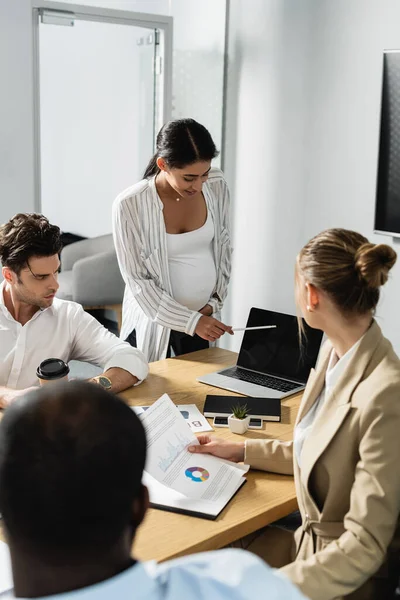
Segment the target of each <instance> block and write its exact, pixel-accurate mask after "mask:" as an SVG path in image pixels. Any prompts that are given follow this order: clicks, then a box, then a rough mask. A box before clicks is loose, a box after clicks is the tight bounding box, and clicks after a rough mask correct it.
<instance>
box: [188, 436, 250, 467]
mask: <svg viewBox="0 0 400 600" xmlns="http://www.w3.org/2000/svg"><path fill="white" fill-rule="evenodd" d="M197 439H198V440H199V442H200V445H196V446H189V448H188V450H189V452H192V453H193V454H212V455H213V456H218V457H219V458H225V459H226V460H230V461H232V462H242V461H243V460H244V445H245V442H230V441H229V440H222V439H220V438H217V437H210V436H209V435H199V436H197Z"/></svg>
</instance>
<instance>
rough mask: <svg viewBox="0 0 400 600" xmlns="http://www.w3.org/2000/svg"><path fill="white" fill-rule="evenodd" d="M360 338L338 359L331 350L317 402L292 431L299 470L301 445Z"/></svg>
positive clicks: (345, 367)
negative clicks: (322, 386)
mask: <svg viewBox="0 0 400 600" xmlns="http://www.w3.org/2000/svg"><path fill="white" fill-rule="evenodd" d="M361 340H362V337H361V338H360V339H359V340H358V342H356V343H355V344H354V345H353V346H352V347H351V348H350V349H349V350H348V351H347V352H346V354H344V355H343V356H342V358H340V359H339V357H338V355H337V354H336V352H335V350H334V349H332V352H331V356H330V358H329V364H328V368H327V370H326V373H325V386H324V388H323V390H322V392H321V393H320V395H319V397H318V398H317V400H316V401H315V402H314V404H313V405H312V407H311V408H310V410H309V411H308V413H307V414H306V415H305V416H304V418H303V419H302V420H301V421H300V423H298V424H297V426H296V428H295V430H294V436H293V447H294V453H295V456H296V460H297V464H298V465H299V467H300V468H301V452H302V450H303V445H304V442H305V440H306V439H307V438H308V436H309V435H310V432H311V429H312V426H313V425H314V422H315V419H316V418H317V415H318V413H319V411H320V409H321V407H322V405H323V403H324V402H325V399H326V398H327V397H328V396H329V393H330V392H331V391H332V390H333V388H334V387H335V385H336V383H337V381H338V380H339V377H340V376H341V375H342V374H343V373H344V372H345V370H346V369H347V366H348V364H349V362H350V360H351V358H352V356H353V355H354V353H355V351H356V350H357V348H358V346H359V345H360V342H361Z"/></svg>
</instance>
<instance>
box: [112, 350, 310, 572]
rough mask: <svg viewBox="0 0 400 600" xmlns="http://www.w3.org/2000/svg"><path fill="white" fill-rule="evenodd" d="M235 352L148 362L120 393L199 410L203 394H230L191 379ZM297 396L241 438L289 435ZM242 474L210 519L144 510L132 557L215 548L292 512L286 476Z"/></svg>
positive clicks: (228, 361) (223, 432) (133, 400)
mask: <svg viewBox="0 0 400 600" xmlns="http://www.w3.org/2000/svg"><path fill="white" fill-rule="evenodd" d="M236 356H237V355H236V354H235V353H233V352H230V351H228V350H222V349H220V348H210V349H208V350H201V351H199V352H194V353H192V354H186V355H184V356H179V357H176V358H173V359H166V360H160V361H157V362H154V363H151V364H150V375H149V377H148V379H147V380H146V381H145V382H144V383H142V384H141V385H140V386H138V387H136V388H131V389H129V390H127V391H126V392H123V393H122V394H121V396H122V397H123V398H125V399H126V400H127V402H128V403H129V404H130V405H132V406H135V405H136V406H141V405H148V404H152V403H153V402H154V401H155V400H157V398H159V397H160V396H161V395H162V394H164V393H167V394H169V396H170V397H171V399H172V400H173V402H175V404H196V405H197V407H198V408H199V409H200V410H201V411H202V410H203V405H204V400H205V397H206V394H225V395H226V394H230V393H231V392H227V391H226V390H222V389H219V388H214V387H210V386H207V385H205V384H203V383H199V382H198V381H196V378H197V377H199V376H200V375H204V374H205V373H210V372H212V371H216V370H217V369H219V368H223V367H226V366H230V365H232V364H234V363H235V362H236ZM232 395H233V396H238V395H239V394H233V393H232ZM300 398H301V394H296V395H294V396H290V397H289V398H288V399H285V400H282V421H281V423H265V424H264V429H261V430H260V429H259V430H254V431H248V432H247V433H246V434H245V437H246V438H248V439H250V438H258V439H259V438H263V437H269V438H277V439H281V440H290V439H292V432H293V424H294V421H295V418H296V414H297V410H298V407H299V403H300ZM213 435H214V434H213ZM215 435H218V436H221V437H224V438H231V439H235V440H240V439H243V437H242V436H237V435H235V434H232V433H231V432H230V431H229V429H221V428H218V429H216V431H215ZM246 478H247V483H246V484H245V485H244V486H243V487H242V488H241V489H240V490H239V492H238V493H237V494H236V496H235V497H234V498H233V499H232V500H231V502H230V503H229V504H228V505H227V506H226V507H225V509H224V510H223V511H222V513H221V514H220V515H219V517H218V518H217V519H216V520H215V521H208V520H205V519H199V518H195V517H191V516H186V515H180V514H175V513H170V512H166V511H161V510H155V509H150V510H149V511H148V514H147V516H146V518H145V521H144V523H143V525H142V526H141V527H140V528H139V531H138V533H137V536H136V540H135V544H134V554H135V556H136V557H137V558H139V559H141V560H149V559H156V560H158V561H162V560H167V559H170V558H174V557H177V556H182V555H184V554H190V553H193V552H200V551H204V550H215V549H217V548H221V547H223V546H226V545H227V544H229V543H231V542H233V541H235V540H237V539H239V538H241V537H243V536H244V535H247V534H249V533H252V532H253V531H256V530H257V529H259V528H260V527H264V526H265V525H268V524H269V523H272V522H273V521H275V520H276V519H279V518H281V517H283V516H285V515H288V514H289V513H291V512H292V511H293V510H296V508H297V501H296V494H295V489H294V482H293V478H292V477H290V476H285V475H275V474H273V473H264V472H262V471H250V472H249V473H248V474H247V476H246Z"/></svg>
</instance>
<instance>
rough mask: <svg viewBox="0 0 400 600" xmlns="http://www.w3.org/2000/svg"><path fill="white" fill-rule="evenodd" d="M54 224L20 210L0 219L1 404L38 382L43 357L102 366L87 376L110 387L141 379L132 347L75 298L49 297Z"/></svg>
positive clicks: (142, 369) (54, 285)
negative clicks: (100, 370)
mask: <svg viewBox="0 0 400 600" xmlns="http://www.w3.org/2000/svg"><path fill="white" fill-rule="evenodd" d="M60 251H61V237H60V229H59V227H57V226H56V225H52V224H51V223H49V221H48V220H47V219H46V217H44V216H43V215H39V214H34V213H33V214H24V213H19V214H17V215H15V216H14V217H13V218H12V219H10V220H9V221H8V222H7V223H4V224H3V225H0V262H1V264H2V274H3V277H4V281H3V282H2V283H0V408H4V407H5V406H7V405H8V404H10V403H11V402H12V401H13V400H15V398H17V397H19V396H20V395H21V394H23V393H24V391H25V390H26V389H28V388H30V387H32V386H34V385H37V378H36V369H37V367H38V366H39V364H40V363H41V362H42V361H43V360H46V359H48V358H54V357H55V358H59V359H62V360H64V361H65V362H69V361H70V360H72V359H75V360H81V361H86V362H91V363H94V364H97V365H99V366H100V367H102V368H103V370H104V373H103V375H102V376H97V377H94V378H92V380H91V381H92V382H93V383H96V384H99V385H103V386H105V387H107V389H110V390H111V391H114V392H119V391H122V390H124V389H126V388H128V387H131V386H132V385H135V384H137V383H138V382H139V381H141V380H143V379H145V377H146V376H147V373H148V364H147V361H146V359H145V357H144V355H143V354H142V352H140V351H139V350H137V349H135V348H132V347H131V346H130V344H128V343H125V342H123V341H121V340H119V339H118V338H117V337H116V336H115V335H113V334H112V333H110V332H109V331H107V330H106V329H105V328H104V327H103V326H102V325H100V323H99V322H98V321H96V319H95V318H94V317H92V316H91V315H89V314H88V313H86V312H85V311H84V310H83V308H82V306H81V305H80V304H77V303H76V302H70V301H67V300H60V299H58V298H55V295H56V292H57V290H58V282H57V275H58V271H59V269H60V258H59V254H60Z"/></svg>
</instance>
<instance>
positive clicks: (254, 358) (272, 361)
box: [237, 308, 323, 384]
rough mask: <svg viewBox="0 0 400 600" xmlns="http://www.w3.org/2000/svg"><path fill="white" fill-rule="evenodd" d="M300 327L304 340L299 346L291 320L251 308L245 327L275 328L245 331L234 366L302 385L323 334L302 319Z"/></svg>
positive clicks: (313, 361)
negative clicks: (267, 326)
mask: <svg viewBox="0 0 400 600" xmlns="http://www.w3.org/2000/svg"><path fill="white" fill-rule="evenodd" d="M303 324H304V328H305V336H304V337H303V338H302V344H301V345H299V337H298V324H297V319H296V317H295V316H293V315H285V314H282V313H276V312H272V311H269V310H262V309H259V308H252V309H251V311H250V315H249V318H248V321H247V325H246V327H257V326H259V325H277V327H276V328H275V329H258V330H256V331H246V332H245V334H244V336H243V341H242V346H241V348H240V354H239V358H238V361H237V366H238V367H240V368H244V369H249V370H251V371H256V372H258V373H266V374H268V375H275V376H277V377H280V378H283V379H289V380H291V381H295V382H299V383H301V384H305V383H306V382H307V379H308V375H309V373H310V369H311V368H312V367H314V366H315V363H316V361H317V357H318V352H319V348H320V344H321V340H322V336H323V332H322V331H320V330H319V329H312V328H311V327H309V326H308V325H307V323H306V322H305V321H304V319H303Z"/></svg>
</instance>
